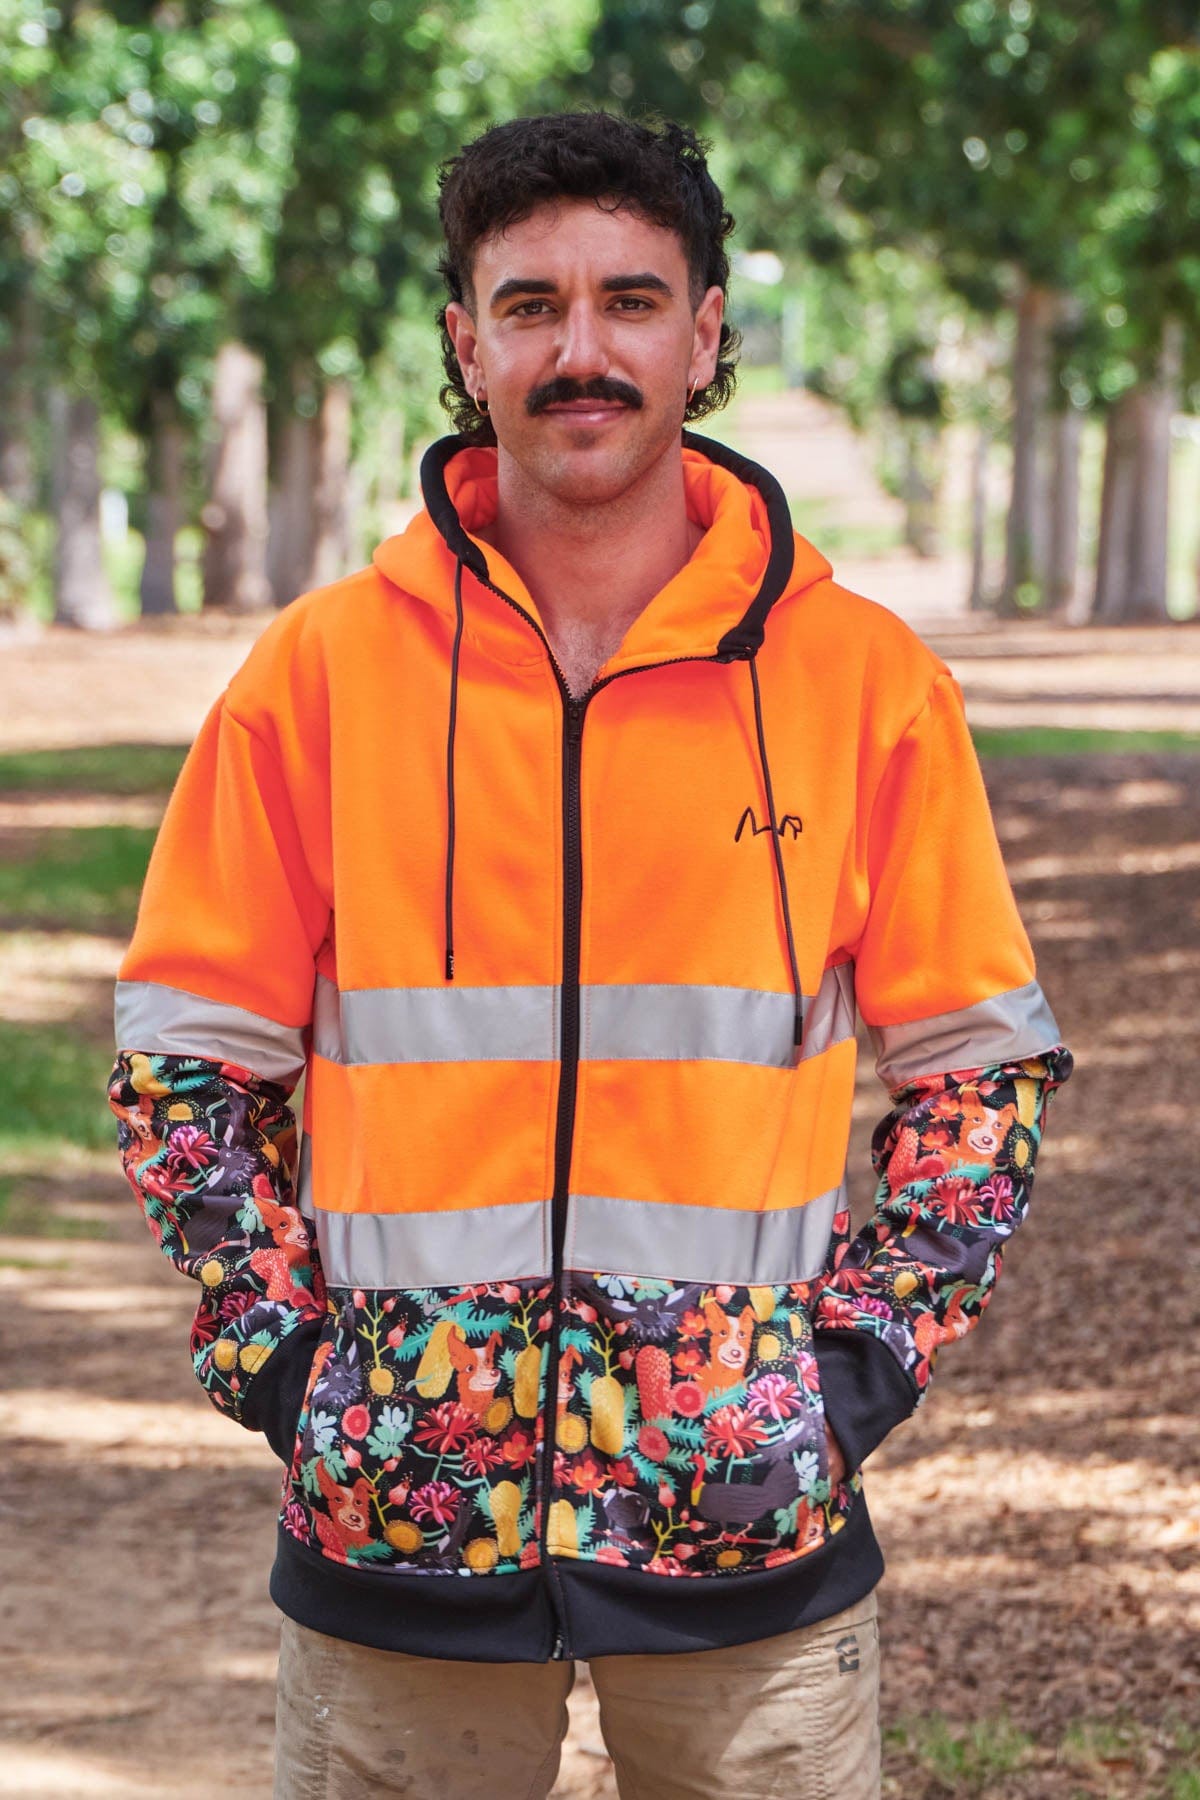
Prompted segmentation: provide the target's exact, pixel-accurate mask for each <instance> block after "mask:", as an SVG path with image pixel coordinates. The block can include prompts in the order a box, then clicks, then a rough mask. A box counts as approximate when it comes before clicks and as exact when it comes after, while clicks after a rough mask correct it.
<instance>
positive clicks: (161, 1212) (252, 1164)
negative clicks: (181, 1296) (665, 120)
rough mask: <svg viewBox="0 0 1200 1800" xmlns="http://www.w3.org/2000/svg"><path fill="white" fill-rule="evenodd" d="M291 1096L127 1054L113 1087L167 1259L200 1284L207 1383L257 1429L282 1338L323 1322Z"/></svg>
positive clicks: (182, 1060)
mask: <svg viewBox="0 0 1200 1800" xmlns="http://www.w3.org/2000/svg"><path fill="white" fill-rule="evenodd" d="M290 1094H291V1088H290V1087H284V1086H282V1085H281V1084H280V1083H279V1082H275V1081H267V1080H265V1079H263V1078H262V1077H261V1076H259V1075H255V1074H253V1073H252V1072H251V1071H250V1070H249V1069H243V1068H240V1067H238V1066H237V1065H236V1064H233V1063H220V1062H209V1061H205V1060H203V1059H201V1058H200V1057H195V1056H161V1055H152V1056H147V1055H142V1054H140V1053H138V1052H136V1051H125V1052H122V1053H121V1055H120V1056H118V1058H117V1062H116V1066H115V1067H114V1069H113V1072H112V1074H111V1076H110V1077H109V1086H108V1101H109V1105H110V1106H111V1108H112V1110H113V1112H114V1113H115V1114H116V1117H117V1122H118V1123H117V1134H118V1142H119V1144H120V1150H121V1160H122V1162H123V1164H124V1167H125V1173H126V1175H127V1176H128V1178H129V1182H130V1185H131V1186H132V1188H133V1191H134V1193H135V1194H136V1195H137V1197H138V1200H139V1202H140V1204H141V1207H142V1211H143V1212H144V1214H145V1217H146V1223H147V1224H148V1225H149V1227H150V1230H151V1232H152V1233H153V1235H154V1237H155V1239H156V1240H157V1242H158V1244H159V1246H160V1247H161V1249H162V1251H163V1253H164V1254H165V1255H166V1256H168V1257H169V1258H170V1259H171V1261H172V1262H173V1263H174V1264H175V1266H176V1268H177V1269H180V1270H182V1272H183V1273H184V1274H185V1275H190V1276H192V1277H193V1278H194V1279H195V1280H196V1281H198V1282H199V1283H200V1301H199V1304H198V1306H197V1308H196V1316H195V1320H194V1321H193V1325H192V1341H191V1348H192V1356H193V1362H194V1366H195V1370H196V1374H197V1376H198V1377H199V1379H200V1382H201V1385H202V1386H203V1387H204V1388H205V1389H206V1390H207V1392H208V1396H209V1398H210V1399H211V1400H212V1402H213V1404H214V1405H215V1406H217V1407H218V1408H220V1410H221V1411H222V1412H227V1413H229V1414H231V1415H232V1416H233V1417H234V1418H236V1419H238V1420H239V1421H241V1422H243V1423H246V1424H249V1423H250V1419H249V1418H248V1417H247V1416H246V1407H247V1400H248V1396H249V1394H250V1391H251V1389H252V1387H253V1385H254V1382H255V1380H256V1378H257V1377H258V1376H259V1374H260V1371H262V1370H263V1369H265V1367H266V1366H267V1364H268V1363H269V1362H270V1359H271V1358H272V1356H273V1355H274V1354H275V1352H276V1350H277V1349H278V1348H279V1346H280V1344H281V1343H282V1342H283V1340H284V1339H285V1338H288V1337H290V1336H291V1335H292V1333H293V1332H295V1331H296V1330H297V1328H298V1327H300V1326H303V1325H304V1324H305V1322H306V1321H309V1320H320V1319H322V1318H323V1317H324V1313H325V1284H324V1281H323V1279H322V1276H321V1270H320V1266H319V1263H318V1260H317V1252H316V1246H315V1244H314V1242H313V1241H312V1239H311V1237H310V1235H309V1229H308V1226H307V1224H306V1222H305V1220H304V1218H303V1216H302V1215H301V1213H300V1211H299V1209H298V1207H297V1205H296V1197H295V1190H294V1186H293V1180H294V1170H295V1165H296V1122H295V1118H294V1116H293V1114H292V1111H291V1109H290V1107H289V1106H288V1099H289V1097H290Z"/></svg>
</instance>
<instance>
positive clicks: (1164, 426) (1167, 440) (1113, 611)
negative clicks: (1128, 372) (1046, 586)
mask: <svg viewBox="0 0 1200 1800" xmlns="http://www.w3.org/2000/svg"><path fill="white" fill-rule="evenodd" d="M1182 365H1183V334H1182V330H1181V328H1180V325H1179V322H1178V321H1177V320H1175V319H1168V320H1167V322H1166V324H1165V325H1164V327H1163V335H1162V344H1161V347H1160V351H1159V360H1158V368H1157V370H1156V371H1155V377H1154V380H1153V381H1152V382H1143V383H1142V385H1141V386H1140V387H1135V388H1130V389H1129V391H1128V392H1127V393H1125V394H1122V396H1121V398H1120V400H1119V401H1118V402H1117V404H1116V406H1114V408H1113V409H1112V412H1111V413H1110V414H1109V420H1108V439H1107V443H1106V448H1105V458H1104V488H1103V493H1102V495H1101V511H1100V551H1099V556H1098V559H1097V568H1096V597H1095V602H1094V604H1093V608H1092V617H1093V618H1095V619H1108V620H1113V621H1117V622H1129V623H1132V622H1134V621H1138V620H1151V621H1157V622H1161V621H1163V620H1166V619H1169V618H1170V613H1169V612H1168V610H1167V547H1168V538H1167V528H1168V522H1169V500H1170V468H1171V421H1172V419H1173V417H1174V415H1175V411H1176V408H1177V406H1178V403H1179V381H1180V376H1181V372H1182Z"/></svg>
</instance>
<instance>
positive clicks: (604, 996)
mask: <svg viewBox="0 0 1200 1800" xmlns="http://www.w3.org/2000/svg"><path fill="white" fill-rule="evenodd" d="M795 1012H796V1006H795V1001H794V1000H793V998H792V996H791V994H771V993H765V992H762V991H760V990H757V989H755V988H735V987H701V986H698V985H696V986H691V985H685V984H684V983H682V982H679V983H674V982H671V983H668V982H648V983H646V984H645V985H636V986H635V985H630V986H622V985H619V984H617V983H613V984H612V985H611V986H595V987H584V988H583V989H582V990H581V992H580V1033H579V1054H580V1058H581V1060H583V1061H592V1062H610V1061H645V1062H660V1061H661V1062H671V1061H673V1062H741V1063H760V1064H762V1065H764V1066H765V1067H767V1068H772V1069H774V1068H786V1066H787V1065H788V1064H789V1063H790V1062H791V1060H792V1022H793V1019H794V1018H795Z"/></svg>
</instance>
